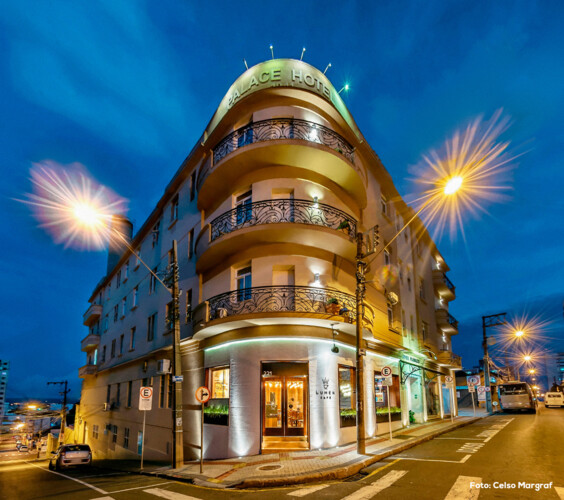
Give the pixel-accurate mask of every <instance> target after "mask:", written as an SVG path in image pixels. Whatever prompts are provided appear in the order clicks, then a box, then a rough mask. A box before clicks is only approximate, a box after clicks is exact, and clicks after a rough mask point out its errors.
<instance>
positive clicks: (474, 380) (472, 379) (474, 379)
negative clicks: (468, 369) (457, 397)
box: [466, 375, 480, 385]
mask: <svg viewBox="0 0 564 500" xmlns="http://www.w3.org/2000/svg"><path fill="white" fill-rule="evenodd" d="M466 380H467V381H468V385H479V384H480V377H479V376H478V375H470V376H469V377H466Z"/></svg>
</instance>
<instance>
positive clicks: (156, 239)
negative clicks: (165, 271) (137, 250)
mask: <svg viewBox="0 0 564 500" xmlns="http://www.w3.org/2000/svg"><path fill="white" fill-rule="evenodd" d="M159 225H160V221H159V222H157V223H156V224H155V225H154V226H153V242H152V246H153V248H155V247H156V246H157V245H158V244H159Z"/></svg>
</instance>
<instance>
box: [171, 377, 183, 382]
mask: <svg viewBox="0 0 564 500" xmlns="http://www.w3.org/2000/svg"><path fill="white" fill-rule="evenodd" d="M172 381H173V382H184V375H173V376H172Z"/></svg>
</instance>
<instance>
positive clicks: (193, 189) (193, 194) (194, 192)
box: [190, 172, 196, 201]
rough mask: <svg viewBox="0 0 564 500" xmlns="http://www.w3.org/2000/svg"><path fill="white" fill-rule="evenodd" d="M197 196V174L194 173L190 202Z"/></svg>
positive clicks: (191, 182) (191, 177)
mask: <svg viewBox="0 0 564 500" xmlns="http://www.w3.org/2000/svg"><path fill="white" fill-rule="evenodd" d="M195 196H196V172H192V175H191V176H190V201H192V200H193V199H194V197H195Z"/></svg>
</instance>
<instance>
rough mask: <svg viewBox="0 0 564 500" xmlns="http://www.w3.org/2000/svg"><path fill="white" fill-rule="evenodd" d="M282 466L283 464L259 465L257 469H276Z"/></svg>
mask: <svg viewBox="0 0 564 500" xmlns="http://www.w3.org/2000/svg"><path fill="white" fill-rule="evenodd" d="M282 467H284V466H283V465H261V466H260V467H257V470H278V469H281V468H282Z"/></svg>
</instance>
